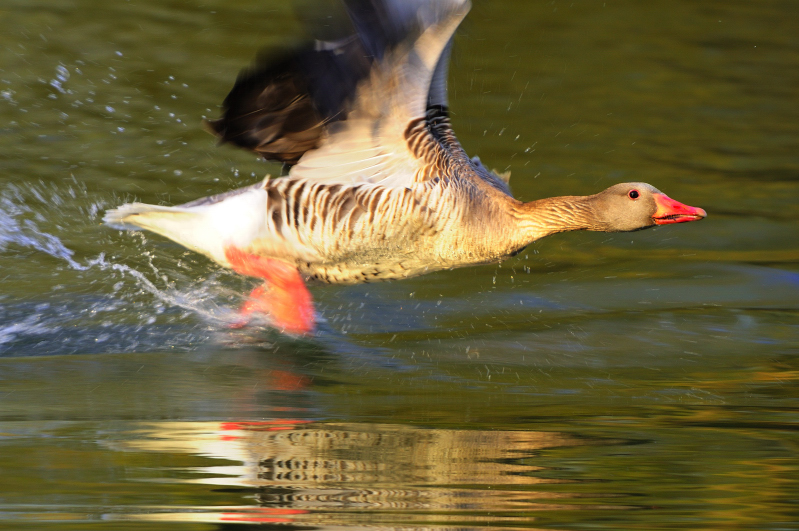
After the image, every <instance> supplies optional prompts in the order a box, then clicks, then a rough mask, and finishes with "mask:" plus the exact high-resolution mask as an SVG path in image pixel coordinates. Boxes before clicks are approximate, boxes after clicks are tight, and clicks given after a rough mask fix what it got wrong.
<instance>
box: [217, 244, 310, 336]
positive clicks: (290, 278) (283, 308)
mask: <svg viewBox="0 0 799 531" xmlns="http://www.w3.org/2000/svg"><path fill="white" fill-rule="evenodd" d="M225 258H227V260H228V262H230V266H231V268H232V269H233V270H234V271H235V272H237V273H239V274H242V275H247V276H251V277H259V278H263V279H264V280H266V283H265V284H263V285H261V286H258V287H257V288H255V289H254V290H252V293H250V298H249V300H248V301H247V302H245V303H244V305H243V306H242V307H241V315H242V317H243V318H244V319H243V320H242V321H240V322H238V323H236V324H234V325H233V326H234V327H241V326H244V324H246V322H247V320H248V318H249V316H250V314H252V313H264V314H268V315H269V316H270V317H271V319H272V322H273V324H274V325H275V326H276V327H278V328H281V329H283V330H284V331H286V332H288V333H290V334H298V335H302V334H309V333H311V332H313V330H314V327H315V326H316V320H315V318H314V310H313V299H312V298H311V294H310V292H309V291H308V288H306V287H305V282H303V280H302V276H300V273H299V271H297V268H295V267H293V266H291V265H289V264H287V263H286V262H283V261H281V260H274V259H270V258H262V257H260V256H256V255H253V254H249V253H245V252H243V251H241V250H239V249H236V248H235V247H228V248H227V249H225Z"/></svg>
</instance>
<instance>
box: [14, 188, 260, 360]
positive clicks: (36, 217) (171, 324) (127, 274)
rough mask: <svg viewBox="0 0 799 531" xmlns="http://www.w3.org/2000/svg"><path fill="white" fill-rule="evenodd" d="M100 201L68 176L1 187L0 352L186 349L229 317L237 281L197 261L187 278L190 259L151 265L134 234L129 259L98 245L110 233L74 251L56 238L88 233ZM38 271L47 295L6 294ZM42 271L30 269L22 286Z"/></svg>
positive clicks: (110, 242) (106, 242)
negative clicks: (197, 269) (198, 270)
mask: <svg viewBox="0 0 799 531" xmlns="http://www.w3.org/2000/svg"><path fill="white" fill-rule="evenodd" d="M107 206H108V205H107V204H106V201H105V200H104V199H98V198H93V197H90V194H89V193H87V191H86V189H85V187H83V186H81V185H80V183H78V182H77V181H75V180H73V181H72V182H70V183H69V184H67V185H66V186H64V185H53V184H46V183H42V182H40V183H38V184H35V185H31V186H27V187H26V188H24V189H23V188H21V187H19V186H16V185H14V184H10V185H6V186H5V188H3V189H0V269H1V270H2V271H3V272H4V273H5V274H4V275H3V277H0V282H1V283H7V285H8V286H9V289H4V290H2V292H3V293H6V294H4V295H0V323H2V324H0V355H3V354H5V355H31V354H34V355H40V354H51V355H52V354H65V353H95V352H130V351H135V350H143V349H144V350H156V349H164V350H166V349H168V350H174V349H178V350H191V349H193V348H195V347H196V345H198V344H202V343H204V342H207V340H209V339H212V338H214V337H218V336H219V335H220V330H226V329H227V325H229V324H231V323H233V322H235V320H236V316H237V314H236V312H235V311H234V310H233V308H236V307H237V306H238V305H239V304H240V303H241V298H242V297H241V294H242V293H246V291H247V290H246V288H245V289H242V288H241V286H240V285H233V286H231V284H235V283H239V284H241V283H242V282H243V281H244V282H246V280H243V279H241V278H237V277H235V276H234V275H232V274H230V273H228V272H226V271H224V270H221V269H218V268H216V269H210V268H209V266H208V265H204V267H205V270H204V271H202V273H203V277H202V278H201V279H200V281H199V282H196V281H195V279H194V276H195V273H194V271H193V269H194V264H189V265H186V264H185V263H184V262H185V260H183V259H176V258H174V257H172V258H169V259H166V260H164V263H163V264H161V265H160V267H159V266H157V265H156V259H157V258H160V257H156V256H155V254H154V253H152V252H149V251H147V252H144V253H142V252H141V251H140V249H141V246H140V244H141V243H143V242H145V241H146V239H145V237H144V236H143V235H138V236H136V235H132V236H131V238H132V239H134V240H139V241H138V242H137V246H136V249H135V251H134V252H135V262H137V263H135V264H133V265H131V264H129V263H125V262H126V260H125V257H123V258H117V257H116V256H113V255H110V254H109V252H108V251H107V250H102V248H103V247H110V246H113V247H112V248H114V249H116V248H118V247H120V242H119V241H118V239H116V240H115V239H113V238H112V236H111V234H112V233H111V231H108V233H107V234H108V236H102V237H101V239H100V240H99V241H97V240H96V239H94V240H93V241H92V238H87V240H88V241H89V243H87V244H85V245H84V246H83V247H82V248H80V250H79V251H76V250H74V249H72V248H70V247H69V246H68V245H67V243H65V241H64V238H66V239H67V240H69V238H72V239H76V234H77V235H78V236H80V235H81V233H86V234H88V235H91V236H92V237H94V238H96V236H97V228H96V225H97V223H99V217H100V216H101V215H102V212H103V211H104V210H105V208H106V207H107ZM101 234H102V233H101ZM129 242H130V240H128V243H129ZM123 243H124V242H123ZM80 255H84V256H83V257H82V256H80ZM50 259H55V260H56V264H60V265H56V266H55V267H53V266H51V265H49V264H48V263H47V262H48V261H49V260H50ZM190 266H191V267H190ZM37 267H38V268H47V269H45V271H49V276H50V277H51V278H50V280H52V281H53V285H52V286H51V288H50V292H49V293H46V292H47V290H46V289H45V290H39V289H37V290H36V294H34V295H28V294H27V293H26V292H25V291H24V290H21V289H20V290H17V293H15V294H13V295H10V294H7V293H12V292H13V291H12V289H11V288H13V287H14V286H15V285H22V284H24V283H25V282H26V281H28V280H26V275H27V274H28V270H29V269H31V268H33V269H36V268H37ZM162 269H165V270H162ZM182 269H184V270H187V271H182ZM41 277H42V275H41V274H39V275H35V274H30V282H36V283H39V284H40V283H41ZM175 279H177V280H175ZM183 279H185V280H187V282H186V283H185V284H186V285H183V283H182V282H180V281H181V280H183ZM189 279H190V280H191V281H190V282H188V280H189ZM178 283H180V284H181V286H180V287H178ZM42 291H44V292H45V293H46V294H45V295H41V293H42ZM227 334H230V333H227ZM222 339H223V340H224V338H222Z"/></svg>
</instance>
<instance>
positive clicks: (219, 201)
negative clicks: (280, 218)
mask: <svg viewBox="0 0 799 531" xmlns="http://www.w3.org/2000/svg"><path fill="white" fill-rule="evenodd" d="M267 200H268V199H267V194H266V191H265V190H264V188H263V185H254V186H248V187H247V188H240V189H238V190H233V191H231V192H228V193H226V194H221V195H218V196H213V197H206V198H203V199H198V200H197V201H192V202H191V203H186V204H185V205H179V206H174V207H168V206H158V205H148V204H145V203H128V204H126V205H122V206H120V207H118V208H115V209H112V210H109V211H107V212H106V213H105V217H103V221H104V222H105V223H106V225H109V226H111V227H113V228H116V229H122V230H140V229H145V230H148V231H151V232H154V233H156V234H160V235H161V236H164V237H165V238H169V239H170V240H172V241H174V242H176V243H179V244H180V245H182V246H184V247H186V248H188V249H191V250H192V251H196V252H198V253H201V254H204V255H205V256H207V257H209V258H210V259H211V260H214V261H215V262H217V263H218V264H220V265H222V266H225V267H229V264H228V260H227V258H226V257H225V248H226V247H227V246H230V245H234V246H236V247H238V248H246V247H248V246H249V245H251V244H252V243H253V242H254V241H255V240H256V239H258V238H262V239H263V238H268V237H269V234H267V232H266V221H265V216H266V212H267Z"/></svg>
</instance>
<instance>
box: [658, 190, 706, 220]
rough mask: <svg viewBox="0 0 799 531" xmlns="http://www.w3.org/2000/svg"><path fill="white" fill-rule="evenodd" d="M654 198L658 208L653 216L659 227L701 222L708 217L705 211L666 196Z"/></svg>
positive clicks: (661, 195)
mask: <svg viewBox="0 0 799 531" xmlns="http://www.w3.org/2000/svg"><path fill="white" fill-rule="evenodd" d="M654 198H655V204H656V205H657V207H658V208H657V210H656V211H655V213H654V214H653V215H652V219H653V220H655V223H656V224H657V225H668V224H670V223H685V222H686V221H699V220H700V219H703V218H705V217H707V212H705V211H704V209H701V208H697V207H692V206H688V205H683V204H682V203H680V202H679V201H675V200H674V199H672V198H670V197H668V196H667V195H665V194H654Z"/></svg>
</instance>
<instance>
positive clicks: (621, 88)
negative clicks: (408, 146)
mask: <svg viewBox="0 0 799 531" xmlns="http://www.w3.org/2000/svg"><path fill="white" fill-rule="evenodd" d="M6 4H7V5H5V6H4V8H3V9H2V10H0V400H2V401H0V469H2V471H3V474H2V476H0V477H2V479H0V485H2V488H0V528H3V529H18V528H20V526H22V525H23V524H24V525H25V526H27V528H48V529H50V528H53V527H58V528H59V529H85V528H86V527H87V523H89V522H91V524H92V525H91V527H93V528H107V529H119V528H130V529H136V528H141V529H153V528H170V529H178V528H182V529H225V528H227V527H228V526H231V525H234V524H246V523H250V524H256V523H257V524H264V525H268V524H274V525H282V526H286V525H289V526H293V527H298V528H378V527H380V528H436V529H447V528H453V529H454V528H468V529H478V528H479V529H489V528H491V529H495V528H525V529H608V530H616V529H674V528H686V529H716V528H718V529H730V528H736V529H799V511H797V509H796V507H797V499H799V485H797V479H796V478H797V477H799V470H798V468H799V459H798V458H797V449H798V448H797V446H798V443H799V441H798V440H797V436H796V434H797V426H798V424H797V410H799V400H797V399H798V398H799V392H797V380H798V379H799V362H797V354H798V353H799V318H798V317H799V312H798V310H799V302H798V301H799V265H797V264H799V244H798V243H797V242H799V224H797V220H798V219H799V207H797V204H799V156H798V155H797V150H796V139H797V138H799V107H797V105H796V102H797V101H799V90H797V88H796V87H799V48H797V41H796V38H795V34H796V33H797V29H799V28H797V23H796V20H799V18H797V15H799V9H797V7H796V5H795V3H793V2H787V1H771V0H769V1H763V2H756V3H752V2H715V1H708V2H701V3H696V2H660V1H656V2H647V3H640V2H587V1H581V2H559V1H555V2H521V1H509V0H503V1H488V0H487V1H484V2H476V4H477V5H475V7H474V8H473V9H472V12H471V14H470V15H469V17H468V18H467V19H466V22H465V23H464V25H463V27H462V28H461V31H460V33H459V35H458V38H457V40H456V49H455V53H454V58H453V68H452V73H451V76H450V78H451V91H450V94H451V104H452V111H453V121H454V124H455V128H456V132H457V133H458V136H459V138H460V139H461V141H462V142H463V144H464V145H465V146H466V148H467V150H468V151H469V152H470V153H471V154H479V155H480V157H481V159H482V160H483V162H484V163H485V164H486V165H488V166H489V167H494V168H497V169H498V170H500V171H505V170H510V171H511V172H512V178H511V185H512V187H513V189H514V192H515V193H516V195H517V196H518V197H520V198H521V199H524V200H531V199H535V198H539V197H546V196H552V195H564V194H589V193H594V192H596V191H598V190H601V189H603V188H605V187H607V186H609V185H611V184H614V183H616V182H621V181H638V180H642V181H646V182H650V183H652V184H653V185H655V186H657V187H658V188H660V189H661V190H663V191H664V192H665V193H667V194H668V195H669V196H671V197H674V198H676V199H678V200H680V201H683V202H685V203H688V204H691V205H696V206H701V207H703V208H705V209H706V210H707V211H708V213H709V217H708V218H707V219H706V220H704V221H702V222H701V223H691V224H686V225H684V226H670V227H661V228H657V229H652V230H647V231H643V232H637V233H632V234H596V233H575V234H563V235H556V236H553V237H550V238H547V239H545V240H542V241H540V242H537V243H536V244H534V245H532V246H530V247H529V248H528V249H526V250H525V251H524V252H523V253H521V254H520V255H519V256H517V257H515V258H514V259H512V260H509V261H507V262H505V263H503V264H501V265H493V266H484V267H477V268H470V269H462V270H456V271H444V272H439V273H436V274H432V275H428V276H424V277H419V278H415V279H410V280H407V281H403V282H392V283H384V284H372V285H362V286H350V287H337V286H317V287H313V288H312V291H313V294H314V296H315V298H316V301H317V304H318V309H319V313H320V316H321V320H322V324H321V326H320V330H319V332H318V333H317V334H316V335H315V336H314V337H313V338H309V339H304V340H296V339H291V338H286V337H281V336H280V335H278V334H276V333H275V332H274V331H271V330H269V329H268V328H267V327H251V328H247V329H242V330H230V329H228V327H227V326H226V323H227V322H228V321H229V319H230V317H231V315H232V312H234V311H235V310H236V308H237V307H238V305H239V304H240V303H241V301H242V297H243V295H244V294H246V293H248V292H249V290H250V289H251V288H252V287H253V285H254V281H253V280H252V279H246V278H241V277H238V276H236V275H235V274H233V273H231V272H228V271H225V270H222V269H220V268H219V267H217V266H215V265H213V264H211V263H209V262H208V261H207V260H206V259H205V258H203V257H200V256H197V255H194V254H192V253H190V252H187V251H185V250H184V249H182V248H180V247H178V246H177V245H175V244H173V243H171V242H168V241H165V240H164V239H162V238H160V237H157V236H154V235H151V234H144V233H135V232H132V233H122V232H118V231H115V230H111V229H109V228H107V227H104V226H102V224H101V218H102V214H103V212H104V211H105V209H107V208H111V207H114V206H117V205H119V204H121V203H123V202H126V201H130V200H134V199H135V200H141V201H145V202H155V203H159V202H163V203H166V204H175V203H180V202H185V201H189V200H192V199H195V198H197V197H200V196H203V195H209V194H213V193H218V192H222V191H225V190H228V189H230V188H234V187H238V186H244V185H246V184H249V183H251V182H254V181H256V180H257V179H259V178H262V177H263V175H265V174H267V173H272V174H278V173H279V172H280V168H279V167H277V166H275V165H272V164H268V163H264V162H261V161H259V160H257V159H256V158H255V157H254V156H253V155H251V154H248V153H245V152H243V151H237V150H234V149H233V148H230V147H225V146H223V147H219V146H216V145H215V142H214V139H213V138H212V137H210V136H209V135H208V134H206V133H205V132H203V131H202V128H201V127H200V122H201V120H202V118H203V117H216V116H217V115H218V113H219V103H220V102H221V101H222V99H223V98H224V96H225V94H226V93H227V90H229V88H230V86H231V85H232V82H233V80H234V79H235V77H236V74H237V72H238V71H239V69H241V68H242V67H243V66H245V65H247V64H248V63H249V62H250V60H251V59H252V57H253V56H254V54H255V53H256V51H257V50H258V49H260V48H262V47H268V46H274V45H276V44H280V43H285V42H286V41H287V40H291V39H295V38H298V36H299V35H300V33H301V25H300V23H299V22H298V20H297V19H298V17H297V15H296V14H295V13H294V11H293V10H292V9H291V8H290V6H289V5H288V4H287V3H285V2H277V1H274V2H273V1H269V2H258V3H252V2H243V1H233V2H231V1H229V2H217V1H212V2H202V3H198V2H167V3H164V2H154V1H150V0H141V1H136V2H112V3H108V2H105V3H104V2H95V1H91V0H79V1H55V0H41V1H25V2H22V1H18V2H17V1H11V2H10V3H9V2H7V3H6ZM237 527H238V525H237Z"/></svg>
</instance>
